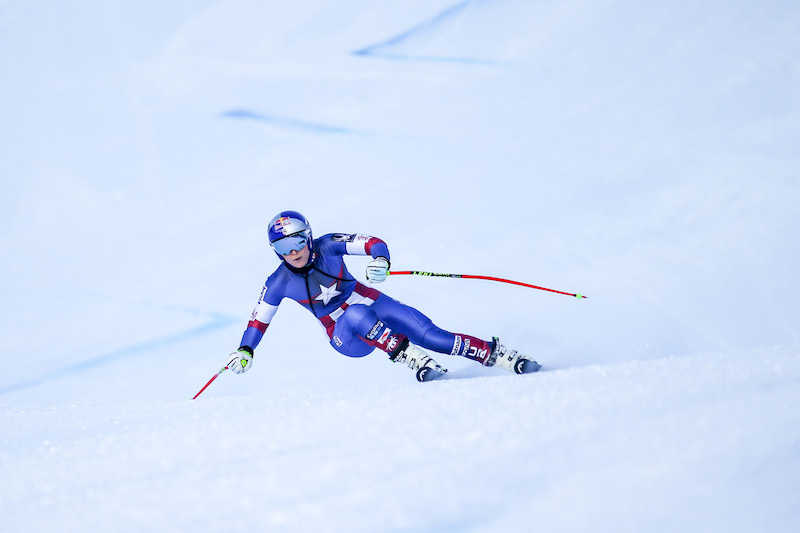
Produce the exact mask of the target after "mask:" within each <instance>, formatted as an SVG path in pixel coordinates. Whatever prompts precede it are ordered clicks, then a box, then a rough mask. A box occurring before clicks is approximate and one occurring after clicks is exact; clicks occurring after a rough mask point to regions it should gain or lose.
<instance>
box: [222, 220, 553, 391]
mask: <svg viewBox="0 0 800 533" xmlns="http://www.w3.org/2000/svg"><path fill="white" fill-rule="evenodd" d="M269 243H270V246H271V247H272V249H273V250H274V251H275V253H276V254H277V255H278V257H280V258H281V260H282V263H281V265H280V266H279V267H278V269H277V270H275V272H273V273H272V275H271V276H270V277H269V278H268V279H267V281H266V283H265V284H264V288H263V290H262V291H261V298H260V299H259V300H258V304H256V307H255V309H254V310H253V314H252V316H251V317H250V322H248V324H247V329H246V330H245V332H244V335H243V336H242V342H241V343H240V346H239V349H238V350H237V351H236V352H234V353H232V354H231V355H230V357H229V358H228V362H227V367H228V368H229V369H230V370H233V371H234V372H235V373H237V374H241V373H242V372H244V371H246V370H248V369H249V368H250V367H251V366H252V365H253V351H254V350H255V348H256V347H257V346H258V343H259V342H260V341H261V338H262V337H263V335H264V332H265V331H266V329H267V327H268V326H269V323H270V321H271V320H272V317H273V316H274V315H275V312H276V311H277V310H278V305H279V304H280V303H281V300H283V298H291V299H292V300H295V301H296V302H298V303H299V304H300V305H302V306H303V307H305V308H306V309H308V310H309V311H311V313H313V314H314V316H315V317H316V318H317V320H319V322H320V324H321V325H322V327H323V329H324V330H325V332H326V334H327V335H328V338H329V339H330V343H331V346H333V347H334V348H335V349H336V350H337V351H338V352H339V353H342V354H344V355H346V356H349V357H364V356H365V355H367V354H369V353H370V352H372V351H373V350H374V349H375V348H380V349H381V350H383V351H385V352H386V353H388V354H389V359H390V360H391V361H393V362H395V363H405V364H406V365H408V366H409V367H410V368H411V369H412V370H414V371H416V377H417V380H419V381H429V380H431V379H436V378H437V377H440V376H442V375H443V374H444V373H445V372H447V370H446V369H445V368H444V367H442V366H441V365H439V364H438V363H437V362H436V361H434V360H433V358H431V356H430V355H428V353H427V352H425V351H424V350H423V349H422V348H426V349H428V350H431V351H434V352H438V353H443V354H450V355H460V356H462V357H466V358H467V359H472V360H473V361H477V362H479V363H481V364H483V365H485V366H499V367H500V368H504V369H506V370H509V371H512V372H516V373H517V374H524V373H528V372H536V371H537V370H539V368H540V365H539V364H538V363H537V362H536V361H534V360H533V359H532V358H530V357H528V356H525V355H522V354H520V353H518V352H517V351H515V350H510V349H508V348H506V347H505V346H503V345H501V344H500V342H499V339H498V338H497V337H494V338H493V339H492V340H491V341H484V340H481V339H479V338H477V337H472V336H470V335H464V334H461V333H449V332H447V331H444V330H443V329H440V328H438V327H437V326H435V325H434V324H433V322H431V320H430V319H429V318H428V317H426V316H425V315H423V314H422V313H420V312H419V311H417V310H416V309H414V308H413V307H409V306H407V305H404V304H402V303H400V302H398V301H397V300H393V299H392V298H390V297H389V296H387V295H385V294H383V293H381V292H380V291H378V290H376V289H373V288H370V287H367V286H365V285H363V284H362V283H360V282H358V281H356V280H355V279H354V278H353V276H352V275H351V274H350V272H348V271H347V267H346V266H345V264H344V259H343V256H344V255H369V256H372V261H371V262H370V263H369V264H368V265H367V273H366V275H367V280H368V281H369V282H370V283H381V282H383V281H384V280H385V279H386V278H387V276H388V275H389V265H390V263H389V259H390V257H389V248H388V247H387V246H386V243H385V242H383V241H382V240H380V239H378V238H376V237H370V236H368V235H361V234H343V233H331V234H328V235H323V236H322V237H319V238H318V239H313V238H312V235H311V226H310V225H309V223H308V220H306V218H305V217H304V216H303V215H301V214H300V213H298V212H296V211H283V212H281V213H279V214H278V215H277V216H275V217H274V218H273V219H272V220H271V221H270V223H269Z"/></svg>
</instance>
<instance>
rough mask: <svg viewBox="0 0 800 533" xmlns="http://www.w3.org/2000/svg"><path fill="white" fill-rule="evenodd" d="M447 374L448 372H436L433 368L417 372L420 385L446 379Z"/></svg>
mask: <svg viewBox="0 0 800 533" xmlns="http://www.w3.org/2000/svg"><path fill="white" fill-rule="evenodd" d="M446 372H447V371H445V372H439V371H437V370H434V369H433V368H430V367H427V366H424V367H422V368H420V369H419V370H417V381H419V382H420V383H425V382H426V381H433V380H435V379H440V378H442V377H444V375H445V373H446Z"/></svg>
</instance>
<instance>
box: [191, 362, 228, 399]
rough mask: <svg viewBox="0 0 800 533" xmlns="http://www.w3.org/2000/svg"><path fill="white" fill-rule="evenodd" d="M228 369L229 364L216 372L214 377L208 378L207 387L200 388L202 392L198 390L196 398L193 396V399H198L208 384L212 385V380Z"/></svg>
mask: <svg viewBox="0 0 800 533" xmlns="http://www.w3.org/2000/svg"><path fill="white" fill-rule="evenodd" d="M226 370H228V367H227V366H226V367H224V368H222V369H221V370H220V371H219V372H217V373H216V374H214V377H212V378H211V379H209V380H208V383H206V385H205V387H203V388H202V389H200V392H198V393H197V394H195V395H194V398H192V400H196V399H197V397H198V396H200V395H201V394H202V393H203V391H204V390H206V389H207V388H208V386H209V385H211V383H212V382H213V381H214V380H215V379H217V377H218V376H219V375H220V374H222V373H223V372H225V371H226Z"/></svg>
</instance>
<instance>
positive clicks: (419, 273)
mask: <svg viewBox="0 0 800 533" xmlns="http://www.w3.org/2000/svg"><path fill="white" fill-rule="evenodd" d="M391 274H392V275H414V276H432V277H438V278H464V279H484V280H489V281H499V282H502V283H510V284H512V285H520V286H522V287H528V288H531V289H537V290H540V291H547V292H554V293H556V294H563V295H565V296H574V297H575V298H578V299H585V298H587V296H585V295H583V294H581V293H572V292H564V291H557V290H555V289H548V288H546V287H539V286H538V285H531V284H530V283H522V282H521V281H513V280H510V279H504V278H495V277H493V276H475V275H472V274H441V273H438V272H422V271H420V270H401V271H392V272H391Z"/></svg>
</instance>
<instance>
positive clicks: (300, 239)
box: [269, 233, 308, 255]
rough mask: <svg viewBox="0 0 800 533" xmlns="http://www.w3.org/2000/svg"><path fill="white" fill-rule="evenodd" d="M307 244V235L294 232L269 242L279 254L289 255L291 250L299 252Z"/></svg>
mask: <svg viewBox="0 0 800 533" xmlns="http://www.w3.org/2000/svg"><path fill="white" fill-rule="evenodd" d="M307 244H308V237H307V236H306V235H303V234H302V233H295V234H293V235H289V236H287V237H282V238H280V239H278V240H277V241H274V242H271V243H269V245H270V246H272V249H273V250H275V251H276V252H278V253H279V254H281V255H289V254H290V253H292V251H297V252H299V251H300V250H302V249H303V248H305V247H306V245H307Z"/></svg>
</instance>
